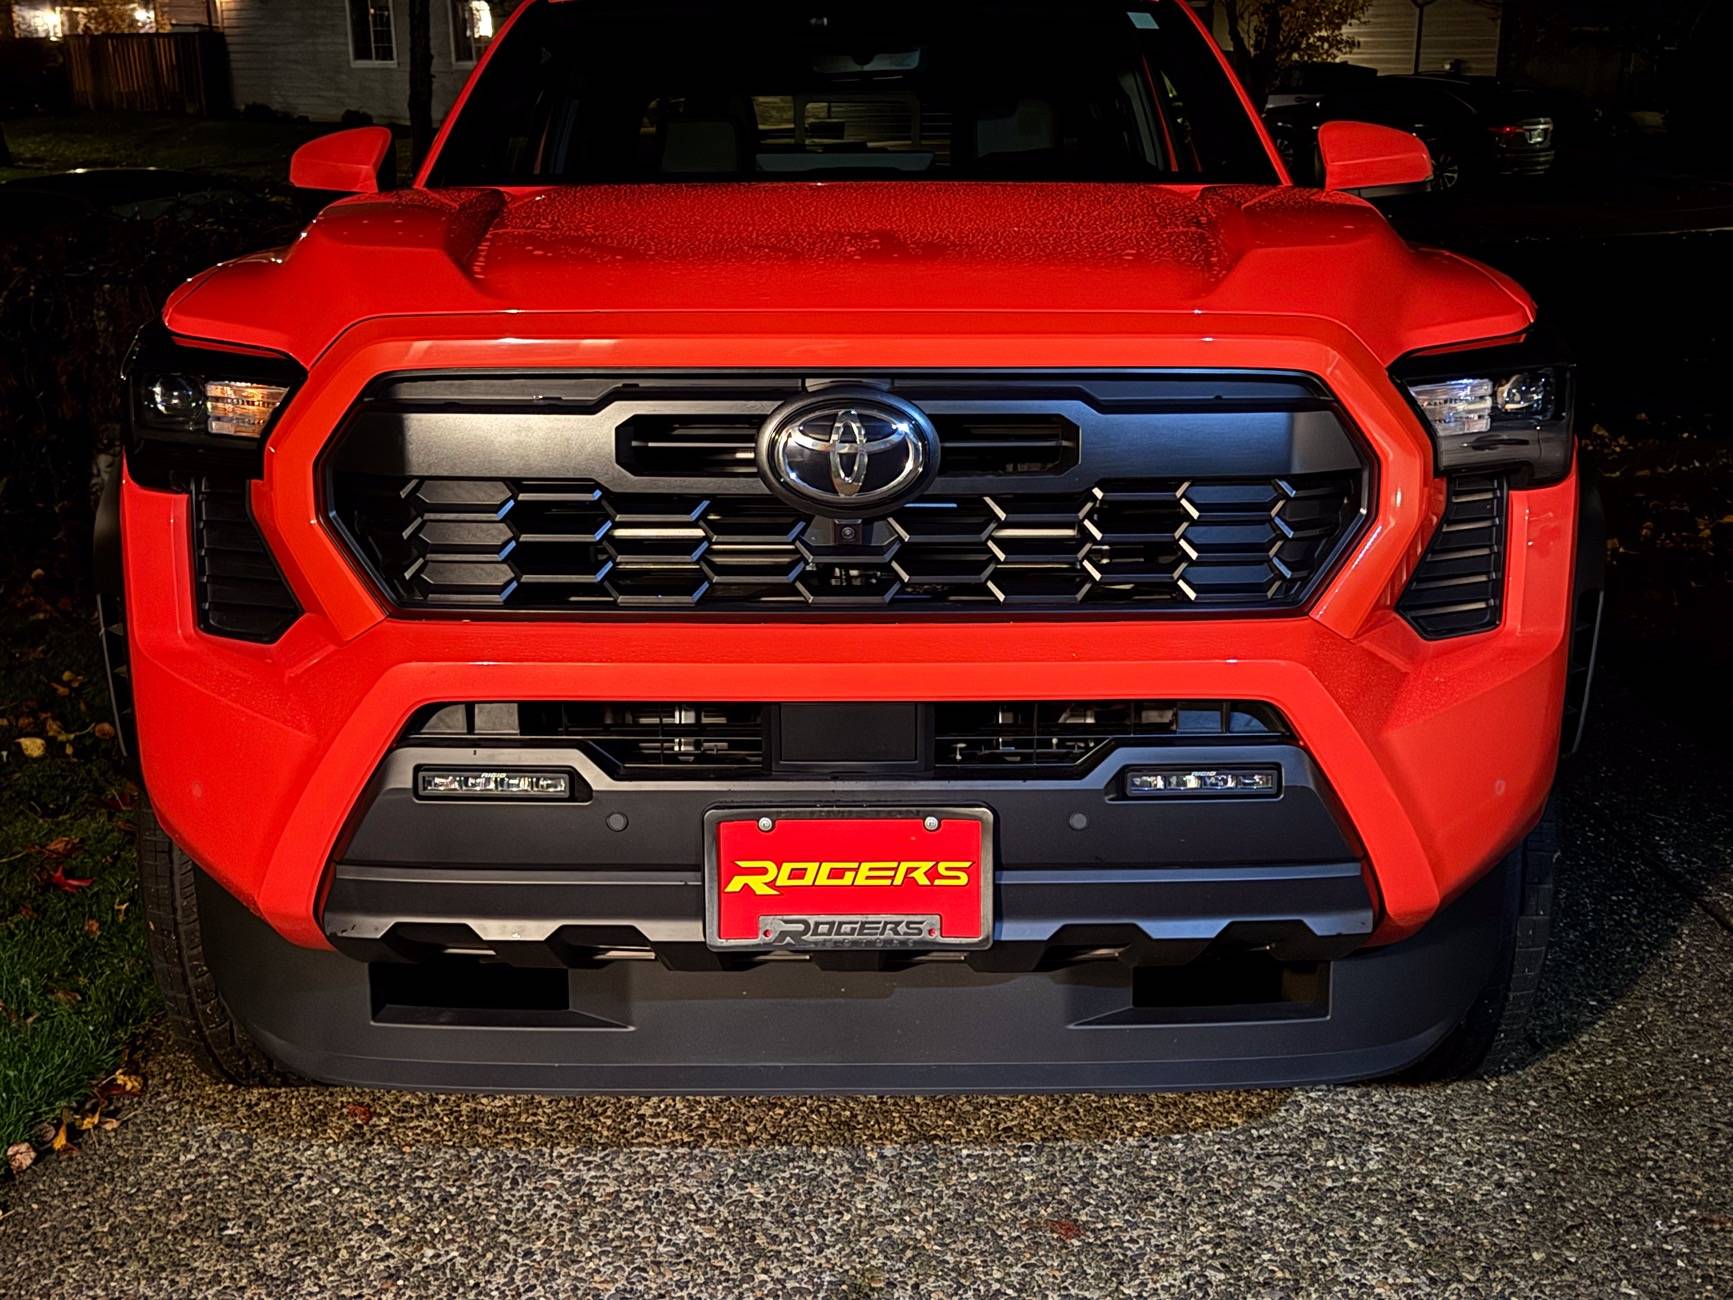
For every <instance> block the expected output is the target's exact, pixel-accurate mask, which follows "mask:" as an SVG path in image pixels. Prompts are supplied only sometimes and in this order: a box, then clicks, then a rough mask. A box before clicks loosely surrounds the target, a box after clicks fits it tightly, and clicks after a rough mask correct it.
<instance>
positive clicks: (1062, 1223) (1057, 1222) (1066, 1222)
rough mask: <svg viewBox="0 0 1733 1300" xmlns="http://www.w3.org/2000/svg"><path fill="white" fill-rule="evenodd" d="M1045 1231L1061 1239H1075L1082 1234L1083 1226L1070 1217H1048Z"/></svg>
mask: <svg viewBox="0 0 1733 1300" xmlns="http://www.w3.org/2000/svg"><path fill="white" fill-rule="evenodd" d="M1047 1231H1049V1232H1051V1233H1052V1234H1053V1235H1054V1236H1056V1237H1058V1238H1059V1240H1061V1241H1076V1240H1077V1239H1078V1238H1079V1237H1081V1236H1082V1235H1083V1228H1082V1227H1081V1226H1080V1225H1079V1224H1077V1223H1076V1222H1074V1221H1073V1220H1071V1219H1049V1220H1047Z"/></svg>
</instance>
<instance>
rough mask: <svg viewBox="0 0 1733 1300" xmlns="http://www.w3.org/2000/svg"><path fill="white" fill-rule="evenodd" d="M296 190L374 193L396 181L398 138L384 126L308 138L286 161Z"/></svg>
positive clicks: (290, 179)
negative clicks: (312, 138)
mask: <svg viewBox="0 0 1733 1300" xmlns="http://www.w3.org/2000/svg"><path fill="white" fill-rule="evenodd" d="M289 183H290V184H291V185H293V186H295V187H296V188H297V189H303V190H325V191H338V192H341V193H344V194H374V193H377V192H378V191H380V190H389V189H392V188H394V187H395V186H396V184H397V141H396V140H395V139H394V138H393V137H392V134H391V129H390V128H389V127H384V126H358V127H356V128H355V129H354V130H351V131H337V132H335V133H333V134H331V135H322V136H320V137H319V138H318V139H317V140H309V141H308V142H307V143H306V144H304V145H302V146H301V147H300V148H299V149H297V150H295V156H294V157H293V158H291V159H290V160H289Z"/></svg>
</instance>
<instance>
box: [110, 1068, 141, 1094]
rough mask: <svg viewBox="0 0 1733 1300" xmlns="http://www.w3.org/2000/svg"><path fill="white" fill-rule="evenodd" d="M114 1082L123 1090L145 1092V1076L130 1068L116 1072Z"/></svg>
mask: <svg viewBox="0 0 1733 1300" xmlns="http://www.w3.org/2000/svg"><path fill="white" fill-rule="evenodd" d="M114 1082H115V1084H116V1085H117V1086H118V1087H119V1088H120V1090H121V1091H122V1092H143V1091H144V1078H143V1076H141V1075H137V1074H134V1073H132V1072H131V1071H130V1070H126V1069H119V1070H116V1071H115V1072H114Z"/></svg>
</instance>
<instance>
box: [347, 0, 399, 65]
mask: <svg viewBox="0 0 1733 1300" xmlns="http://www.w3.org/2000/svg"><path fill="white" fill-rule="evenodd" d="M349 54H350V57H351V58H353V59H354V60H355V62H357V63H396V62H397V32H396V29H395V27H394V26H393V24H392V20H391V0H349Z"/></svg>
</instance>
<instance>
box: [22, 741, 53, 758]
mask: <svg viewBox="0 0 1733 1300" xmlns="http://www.w3.org/2000/svg"><path fill="white" fill-rule="evenodd" d="M18 748H19V749H22V750H23V751H24V757H25V758H42V757H44V756H45V755H46V754H47V753H48V746H47V744H46V743H44V742H43V740H42V739H41V738H40V737H38V736H21V737H19V739H18Z"/></svg>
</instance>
